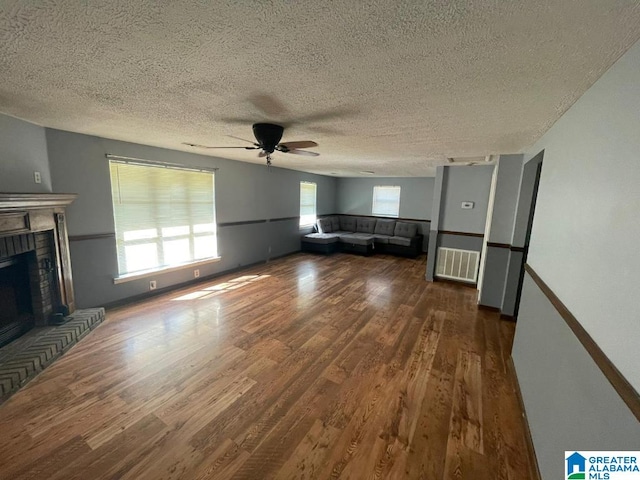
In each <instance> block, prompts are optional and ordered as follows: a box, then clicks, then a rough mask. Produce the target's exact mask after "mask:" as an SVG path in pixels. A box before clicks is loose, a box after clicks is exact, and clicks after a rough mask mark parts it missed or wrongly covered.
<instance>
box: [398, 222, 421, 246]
mask: <svg viewBox="0 0 640 480" xmlns="http://www.w3.org/2000/svg"><path fill="white" fill-rule="evenodd" d="M417 233H418V225H417V224H415V223H406V222H396V228H395V229H394V231H393V236H394V237H407V238H412V237H415V236H416V235H417ZM396 245H400V244H399V243H398V244H396Z"/></svg>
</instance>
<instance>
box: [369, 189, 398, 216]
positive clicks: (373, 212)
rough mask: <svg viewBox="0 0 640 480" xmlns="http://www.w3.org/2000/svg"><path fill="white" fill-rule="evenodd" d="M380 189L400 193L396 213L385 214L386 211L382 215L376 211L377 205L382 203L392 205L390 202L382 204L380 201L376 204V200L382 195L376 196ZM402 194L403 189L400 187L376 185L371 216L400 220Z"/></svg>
mask: <svg viewBox="0 0 640 480" xmlns="http://www.w3.org/2000/svg"><path fill="white" fill-rule="evenodd" d="M378 189H388V190H391V189H394V190H395V189H397V192H398V198H397V205H396V207H397V208H396V213H395V214H392V213H384V211H383V212H382V213H381V212H380V211H376V203H377V204H380V203H390V202H381V201H380V200H379V199H378V201H377V202H376V198H377V197H380V196H381V195H376V193H377V192H378ZM401 194H402V187H400V185H375V186H374V187H373V198H372V201H371V215H373V216H376V217H388V218H399V217H400V196H401Z"/></svg>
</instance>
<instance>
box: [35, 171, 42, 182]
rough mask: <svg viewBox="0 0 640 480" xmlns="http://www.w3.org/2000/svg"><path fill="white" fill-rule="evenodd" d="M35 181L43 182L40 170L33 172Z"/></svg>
mask: <svg viewBox="0 0 640 480" xmlns="http://www.w3.org/2000/svg"><path fill="white" fill-rule="evenodd" d="M33 181H34V182H36V183H42V177H41V176H40V172H33Z"/></svg>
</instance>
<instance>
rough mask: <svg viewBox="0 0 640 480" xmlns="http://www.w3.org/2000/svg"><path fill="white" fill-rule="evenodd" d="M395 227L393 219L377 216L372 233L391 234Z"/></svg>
mask: <svg viewBox="0 0 640 480" xmlns="http://www.w3.org/2000/svg"><path fill="white" fill-rule="evenodd" d="M395 228H396V221H395V220H383V219H380V218H379V219H378V221H377V222H376V228H375V230H374V231H373V233H378V234H380V235H389V236H393V231H394V229H395Z"/></svg>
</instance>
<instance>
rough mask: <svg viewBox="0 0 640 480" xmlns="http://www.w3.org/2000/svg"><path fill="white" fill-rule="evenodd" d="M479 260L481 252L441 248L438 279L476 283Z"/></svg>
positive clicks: (437, 272) (437, 271)
mask: <svg viewBox="0 0 640 480" xmlns="http://www.w3.org/2000/svg"><path fill="white" fill-rule="evenodd" d="M479 260H480V252H474V251H473V250H459V249H457V248H445V247H439V248H438V263H437V266H436V277H442V278H449V279H451V280H459V281H461V282H469V283H476V282H477V281H478V263H479Z"/></svg>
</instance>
